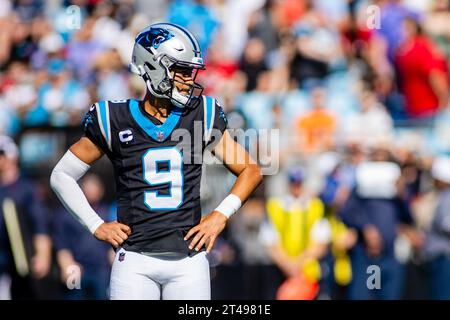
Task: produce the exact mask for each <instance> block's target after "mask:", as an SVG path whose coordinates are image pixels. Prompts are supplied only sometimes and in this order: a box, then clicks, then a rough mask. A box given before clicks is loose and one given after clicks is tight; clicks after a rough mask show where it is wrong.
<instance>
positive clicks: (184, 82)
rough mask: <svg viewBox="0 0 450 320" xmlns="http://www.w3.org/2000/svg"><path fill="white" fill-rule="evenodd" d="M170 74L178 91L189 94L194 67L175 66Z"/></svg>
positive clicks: (192, 81) (192, 82)
mask: <svg viewBox="0 0 450 320" xmlns="http://www.w3.org/2000/svg"><path fill="white" fill-rule="evenodd" d="M171 76H172V79H173V80H174V83H175V86H176V87H177V89H178V92H180V93H181V94H185V95H188V94H190V90H191V88H192V85H193V84H194V76H195V69H192V68H176V69H173V70H172V71H171Z"/></svg>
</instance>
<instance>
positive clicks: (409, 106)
mask: <svg viewBox="0 0 450 320" xmlns="http://www.w3.org/2000/svg"><path fill="white" fill-rule="evenodd" d="M395 62H396V66H397V68H398V72H399V75H400V79H401V91H402V93H403V95H404V96H405V100H406V112H407V113H408V115H409V116H411V117H416V118H417V117H426V116H430V115H433V114H435V113H436V111H437V110H438V108H439V99H438V97H437V96H436V94H435V93H434V91H433V88H432V86H431V82H430V74H431V73H432V72H433V71H438V72H443V73H444V74H445V73H446V72H447V70H446V64H445V59H443V57H441V56H440V54H439V53H438V52H437V50H436V49H435V47H434V46H433V44H432V43H431V42H430V41H429V39H427V38H426V37H422V36H418V37H415V38H414V39H412V40H411V41H408V42H405V43H403V44H402V45H400V47H399V48H398V51H397V54H396V61H395Z"/></svg>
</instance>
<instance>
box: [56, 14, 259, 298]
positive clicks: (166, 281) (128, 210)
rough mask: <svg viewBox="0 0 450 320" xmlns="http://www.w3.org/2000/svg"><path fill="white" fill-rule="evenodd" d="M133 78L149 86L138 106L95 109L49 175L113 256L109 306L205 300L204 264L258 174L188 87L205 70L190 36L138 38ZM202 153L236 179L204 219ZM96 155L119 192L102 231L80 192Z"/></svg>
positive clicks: (172, 33) (153, 32)
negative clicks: (104, 160)
mask: <svg viewBox="0 0 450 320" xmlns="http://www.w3.org/2000/svg"><path fill="white" fill-rule="evenodd" d="M130 69H131V71H132V72H134V73H137V74H138V75H140V76H141V77H142V79H143V80H144V81H145V83H146V87H147V92H146V95H145V97H144V99H143V100H142V101H140V100H134V99H128V100H120V101H100V102H97V103H95V104H93V105H92V106H91V107H90V109H89V111H88V112H87V113H86V116H85V118H84V132H85V133H84V136H83V137H81V138H80V140H79V141H78V142H76V143H75V144H74V145H72V146H71V147H70V149H69V150H68V151H67V152H66V154H65V155H64V156H63V157H62V158H61V160H60V161H59V162H58V164H57V165H56V166H55V168H54V169H53V172H52V175H51V178H50V184H51V186H52V189H53V190H54V191H55V193H56V194H57V196H58V198H59V199H60V200H61V201H62V203H63V204H64V205H65V206H66V208H67V209H68V210H69V211H70V212H71V213H72V214H73V215H74V216H75V217H76V218H77V219H78V220H79V221H80V222H81V223H82V224H83V225H84V226H85V227H86V228H87V229H88V230H89V231H90V232H91V233H92V234H93V235H94V236H95V237H96V238H97V239H98V240H102V241H106V242H108V243H110V244H111V245H112V246H114V247H115V248H116V256H115V259H114V263H113V266H112V272H111V281H110V297H111V299H210V298H211V293H210V291H211V290H210V276H209V263H208V260H207V257H206V255H207V253H209V252H210V250H211V249H212V247H213V246H214V242H215V240H216V238H217V236H218V235H219V234H220V232H221V231H222V230H223V229H224V227H225V225H226V223H227V219H228V218H229V217H230V216H231V215H232V214H234V213H235V212H236V211H237V210H238V209H239V208H240V207H241V205H242V203H243V202H244V201H246V200H247V199H248V197H249V196H250V194H251V193H252V192H253V190H254V189H255V188H256V187H257V185H258V184H259V183H260V182H261V179H262V176H261V171H260V168H259V167H258V165H257V164H256V163H255V161H254V160H253V159H252V158H251V157H250V155H249V154H248V153H247V152H246V150H245V149H244V148H243V147H241V146H240V145H239V144H237V143H236V142H235V141H234V139H233V138H232V137H231V135H230V133H229V132H228V131H227V119H226V116H225V114H224V112H223V110H222V108H221V107H220V105H219V104H218V103H217V102H216V101H215V99H213V98H211V97H208V96H204V95H202V92H203V88H202V86H201V85H200V84H198V83H197V82H195V79H196V75H197V73H198V71H199V70H202V69H205V66H204V63H203V59H202V56H201V50H200V48H199V45H198V42H197V40H196V39H195V37H194V36H193V35H192V34H191V33H190V32H189V31H188V30H186V29H184V28H182V27H179V26H177V25H174V24H169V23H159V24H153V25H151V26H149V27H147V28H146V29H144V30H143V31H141V32H140V33H139V34H138V35H137V36H136V39H135V44H134V48H133V55H132V61H131V63H130ZM198 124H200V125H198ZM197 128H200V135H198V130H197ZM214 131H215V132H216V133H217V132H218V133H219V135H218V134H213V132H214ZM177 132H183V133H188V134H187V136H189V137H194V139H190V141H189V140H188V142H186V141H184V140H186V139H183V144H182V145H183V147H180V145H181V144H180V142H179V136H180V135H179V134H177ZM176 137H178V138H176ZM207 148H208V150H211V152H212V153H213V154H214V155H215V157H216V158H217V159H219V160H221V161H222V162H223V164H224V165H225V166H226V167H227V168H228V169H229V170H230V171H231V172H232V173H234V174H235V175H236V176H237V179H236V182H235V184H234V185H233V187H232V189H231V190H230V193H229V195H228V196H227V197H225V199H224V200H223V201H222V202H221V203H220V204H218V206H217V208H216V209H215V210H214V211H213V212H211V213H209V214H207V215H204V216H203V217H202V213H201V208H200V179H201V174H202V162H201V161H196V159H197V158H198V155H199V154H200V159H201V156H202V153H203V152H204V151H205V149H207ZM103 155H106V156H107V157H108V158H109V159H110V161H111V162H112V164H113V167H114V173H115V178H116V189H117V217H118V218H117V221H115V222H108V223H106V222H104V221H103V220H102V219H101V218H100V217H99V216H98V215H97V213H96V212H95V211H94V210H93V209H92V208H91V206H90V205H89V203H88V201H87V200H86V197H85V195H84V194H83V192H82V191H81V189H80V188H79V186H78V184H77V180H78V179H80V178H81V177H82V176H83V175H84V174H85V173H86V171H87V170H88V169H89V168H90V166H91V165H92V164H93V163H94V162H95V161H97V160H98V159H100V158H101V157H102V156H103Z"/></svg>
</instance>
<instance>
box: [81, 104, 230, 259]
mask: <svg viewBox="0 0 450 320" xmlns="http://www.w3.org/2000/svg"><path fill="white" fill-rule="evenodd" d="M83 123H84V132H85V136H86V137H87V138H89V139H90V140H91V141H92V142H93V143H95V144H96V145H97V146H98V147H100V148H101V149H102V150H103V152H104V153H105V154H106V155H107V156H108V158H109V159H110V160H111V162H112V164H113V167H114V172H115V178H116V189H117V217H118V218H117V220H118V221H119V222H121V223H123V224H126V225H128V226H130V227H131V229H132V234H131V235H130V237H129V238H128V239H127V240H126V241H125V242H124V243H123V245H122V246H123V248H124V249H125V250H130V251H135V252H153V253H158V252H181V253H186V254H192V252H191V251H190V250H189V248H188V244H189V243H188V242H187V241H184V239H183V238H184V236H185V235H186V233H187V232H188V230H189V229H190V228H192V227H193V226H195V225H197V224H198V223H199V222H200V219H201V207H200V179H201V174H202V155H203V151H204V149H205V148H206V147H208V146H210V144H212V143H214V142H215V141H217V140H218V138H217V137H218V136H217V135H216V136H214V135H213V134H212V132H213V131H214V132H216V133H218V132H219V131H220V133H223V132H224V131H225V129H226V126H227V121H226V117H225V114H224V112H223V110H222V108H221V107H220V105H219V104H218V103H217V102H216V101H215V99H212V98H210V97H207V96H203V97H202V99H201V101H200V102H199V103H198V104H197V106H196V107H194V108H186V109H178V108H176V107H173V109H172V110H171V112H170V115H169V116H168V118H167V119H166V120H165V122H164V123H161V122H160V121H159V120H158V119H156V118H155V117H152V116H151V115H149V114H148V113H147V112H146V111H145V109H144V102H143V101H138V100H134V99H130V100H120V101H101V102H98V103H95V104H93V105H92V106H91V107H90V110H89V111H88V112H87V114H86V116H85V118H84V121H83Z"/></svg>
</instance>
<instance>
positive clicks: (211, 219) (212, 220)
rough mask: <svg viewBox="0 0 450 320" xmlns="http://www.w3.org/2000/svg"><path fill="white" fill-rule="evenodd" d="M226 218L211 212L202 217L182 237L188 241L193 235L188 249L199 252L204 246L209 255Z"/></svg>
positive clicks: (216, 212)
mask: <svg viewBox="0 0 450 320" xmlns="http://www.w3.org/2000/svg"><path fill="white" fill-rule="evenodd" d="M227 220H228V218H227V217H226V216H225V215H223V214H222V213H220V212H219V211H213V212H211V213H210V214H208V215H207V216H205V217H203V218H202V220H201V221H200V223H199V224H198V225H196V226H195V227H193V228H192V229H191V230H189V232H188V233H187V234H186V236H185V237H184V240H189V239H190V238H191V237H192V236H193V235H194V234H195V237H194V238H193V239H192V241H191V243H190V244H189V249H191V250H192V249H193V248H195V250H196V251H199V250H200V249H201V248H202V247H203V245H205V244H206V246H207V247H206V252H207V253H209V252H210V251H211V249H212V248H213V246H214V243H215V241H216V239H217V236H218V235H219V234H220V233H221V232H222V230H223V229H224V228H225V225H226V223H227Z"/></svg>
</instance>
